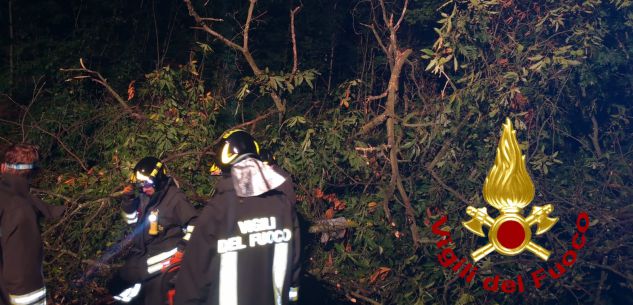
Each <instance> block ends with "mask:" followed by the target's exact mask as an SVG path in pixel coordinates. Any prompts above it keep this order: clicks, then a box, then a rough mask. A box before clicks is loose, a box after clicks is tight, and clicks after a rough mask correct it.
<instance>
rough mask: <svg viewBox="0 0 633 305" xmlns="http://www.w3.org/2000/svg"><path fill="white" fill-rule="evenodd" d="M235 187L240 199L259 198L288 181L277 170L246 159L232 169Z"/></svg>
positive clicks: (252, 159)
mask: <svg viewBox="0 0 633 305" xmlns="http://www.w3.org/2000/svg"><path fill="white" fill-rule="evenodd" d="M231 178H232V180H233V187H234V188H235V192H236V193H237V196H239V197H253V196H259V195H261V194H263V193H266V192H268V191H270V190H272V189H275V188H277V187H279V186H280V185H281V184H283V183H284V182H285V181H286V178H284V177H283V176H282V175H281V174H279V173H278V172H277V171H275V169H274V168H273V167H272V166H270V165H268V164H265V163H264V162H262V161H260V160H257V159H255V158H246V159H244V160H242V161H240V162H238V163H236V164H234V165H233V166H232V167H231Z"/></svg>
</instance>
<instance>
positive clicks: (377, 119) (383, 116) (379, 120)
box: [358, 113, 387, 135]
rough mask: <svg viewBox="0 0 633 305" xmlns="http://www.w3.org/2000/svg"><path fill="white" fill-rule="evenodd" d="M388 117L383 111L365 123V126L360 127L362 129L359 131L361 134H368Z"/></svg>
mask: <svg viewBox="0 0 633 305" xmlns="http://www.w3.org/2000/svg"><path fill="white" fill-rule="evenodd" d="M386 119H387V115H386V114H385V113H382V114H380V115H378V116H376V117H374V118H373V119H372V120H371V121H369V122H367V123H366V124H365V125H363V127H361V128H360V131H359V132H358V133H359V134H360V135H364V134H367V133H368V132H370V131H371V130H373V129H374V128H376V127H377V126H378V125H380V124H382V123H383V122H384V121H385V120H386Z"/></svg>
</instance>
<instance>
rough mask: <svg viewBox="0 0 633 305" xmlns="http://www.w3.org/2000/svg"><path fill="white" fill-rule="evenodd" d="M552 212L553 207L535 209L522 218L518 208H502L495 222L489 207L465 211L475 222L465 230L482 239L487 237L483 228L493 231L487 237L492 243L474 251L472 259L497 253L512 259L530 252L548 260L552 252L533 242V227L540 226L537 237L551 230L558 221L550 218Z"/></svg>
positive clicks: (475, 259) (471, 221) (469, 224)
mask: <svg viewBox="0 0 633 305" xmlns="http://www.w3.org/2000/svg"><path fill="white" fill-rule="evenodd" d="M553 211H554V207H553V206H552V205H551V204H547V205H545V206H537V207H533V208H532V212H531V213H530V215H529V216H528V217H527V218H523V217H522V216H521V214H520V210H518V209H516V210H506V209H503V210H501V215H500V216H499V217H497V218H496V219H495V218H492V217H490V215H488V211H487V208H485V207H483V208H479V209H476V208H474V207H471V206H469V207H468V208H467V209H466V213H467V214H468V215H469V216H470V217H472V219H471V220H469V221H466V222H463V225H464V227H466V229H468V230H469V231H471V232H473V233H474V234H476V235H479V236H481V237H486V235H485V234H484V231H483V226H484V225H485V226H486V227H489V228H490V232H489V234H488V239H489V240H490V242H489V243H488V244H487V245H485V246H483V247H481V248H479V249H477V250H475V251H473V252H472V253H471V257H472V258H473V260H474V261H475V262H476V261H479V260H480V259H482V258H484V257H486V256H487V255H488V254H490V253H492V252H493V251H495V250H496V251H497V252H499V253H501V254H503V255H510V256H512V255H517V254H519V253H521V252H523V251H524V250H528V251H530V252H532V253H534V254H535V255H536V256H538V257H539V258H541V259H542V260H544V261H546V260H547V259H548V258H549V256H550V251H548V250H547V249H545V248H543V247H541V246H539V245H538V244H537V243H535V242H534V241H532V231H531V230H530V227H531V226H533V225H537V228H536V235H541V234H543V233H545V232H547V231H549V230H550V229H551V228H552V227H553V226H554V225H555V224H556V222H558V218H551V217H549V214H550V213H552V212H553Z"/></svg>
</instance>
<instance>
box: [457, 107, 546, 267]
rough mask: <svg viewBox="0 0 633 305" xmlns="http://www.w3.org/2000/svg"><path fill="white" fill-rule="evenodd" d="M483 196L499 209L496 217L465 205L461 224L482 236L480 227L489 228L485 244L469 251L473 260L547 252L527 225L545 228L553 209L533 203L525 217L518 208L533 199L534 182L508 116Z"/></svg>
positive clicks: (482, 209)
mask: <svg viewBox="0 0 633 305" xmlns="http://www.w3.org/2000/svg"><path fill="white" fill-rule="evenodd" d="M483 195H484V199H485V200H486V202H488V204H490V205H491V206H492V207H494V208H495V209H497V210H499V211H500V212H501V215H499V216H498V217H497V218H492V217H490V216H489V215H488V211H487V209H486V208H485V207H483V208H479V209H477V208H474V207H471V206H469V207H468V208H467V209H466V213H467V214H468V215H469V216H471V217H472V219H471V220H469V221H466V222H464V223H463V225H464V227H466V229H468V230H469V231H471V232H473V233H474V234H476V235H478V236H481V237H486V235H485V234H484V231H483V226H486V227H489V228H490V230H489V233H488V239H489V241H490V242H489V243H488V244H487V245H485V246H483V247H481V248H479V249H477V250H475V251H473V252H472V253H471V257H472V258H473V260H474V261H475V262H476V261H479V260H480V259H482V258H484V257H486V256H487V255H488V254H490V253H492V252H493V251H497V252H498V253H500V254H502V255H508V256H512V255H518V254H519V253H521V252H523V251H525V250H528V251H530V252H532V253H534V254H535V255H536V256H538V257H539V258H541V259H543V260H545V261H546V260H547V259H548V258H549V256H550V252H549V251H548V250H547V249H545V248H543V247H541V246H539V245H538V244H536V243H535V242H534V241H532V231H531V229H530V227H531V226H532V225H537V230H536V235H541V234H543V233H545V232H547V231H549V230H550V229H551V228H552V227H553V226H554V224H556V222H557V221H558V218H550V217H549V214H550V213H552V212H553V211H554V207H553V206H552V205H551V204H547V205H545V206H536V207H533V208H532V212H531V213H530V215H529V216H528V217H525V218H524V217H523V216H522V210H523V208H525V207H526V206H527V205H528V204H530V202H531V201H532V199H534V184H533V183H532V179H531V178H530V175H529V174H528V173H527V169H526V167H525V156H523V154H522V153H521V148H520V147H519V142H518V141H517V137H516V131H515V130H514V129H513V128H512V122H510V119H506V123H505V124H503V133H502V135H501V139H500V140H499V146H498V147H497V155H496V157H495V164H494V166H493V167H492V169H491V170H490V172H489V173H488V177H486V181H485V182H484V187H483Z"/></svg>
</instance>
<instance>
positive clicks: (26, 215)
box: [0, 144, 64, 305]
mask: <svg viewBox="0 0 633 305" xmlns="http://www.w3.org/2000/svg"><path fill="white" fill-rule="evenodd" d="M38 159H39V155H38V152H37V149H36V148H35V147H34V146H31V145H25V144H16V145H13V146H11V147H10V148H9V149H8V150H7V151H6V152H5V155H4V163H2V165H0V172H1V175H0V304H2V305H4V304H11V305H42V304H46V287H45V286H44V276H43V273H42V258H43V249H42V238H41V236H40V227H39V224H38V219H39V218H42V217H43V218H46V219H56V218H59V217H60V216H61V214H62V213H63V211H64V207H60V206H49V205H48V204H46V203H44V202H43V201H41V200H40V199H38V198H35V197H33V196H31V194H30V193H29V178H30V176H31V175H32V173H33V170H34V164H35V163H36V162H37V161H38Z"/></svg>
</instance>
